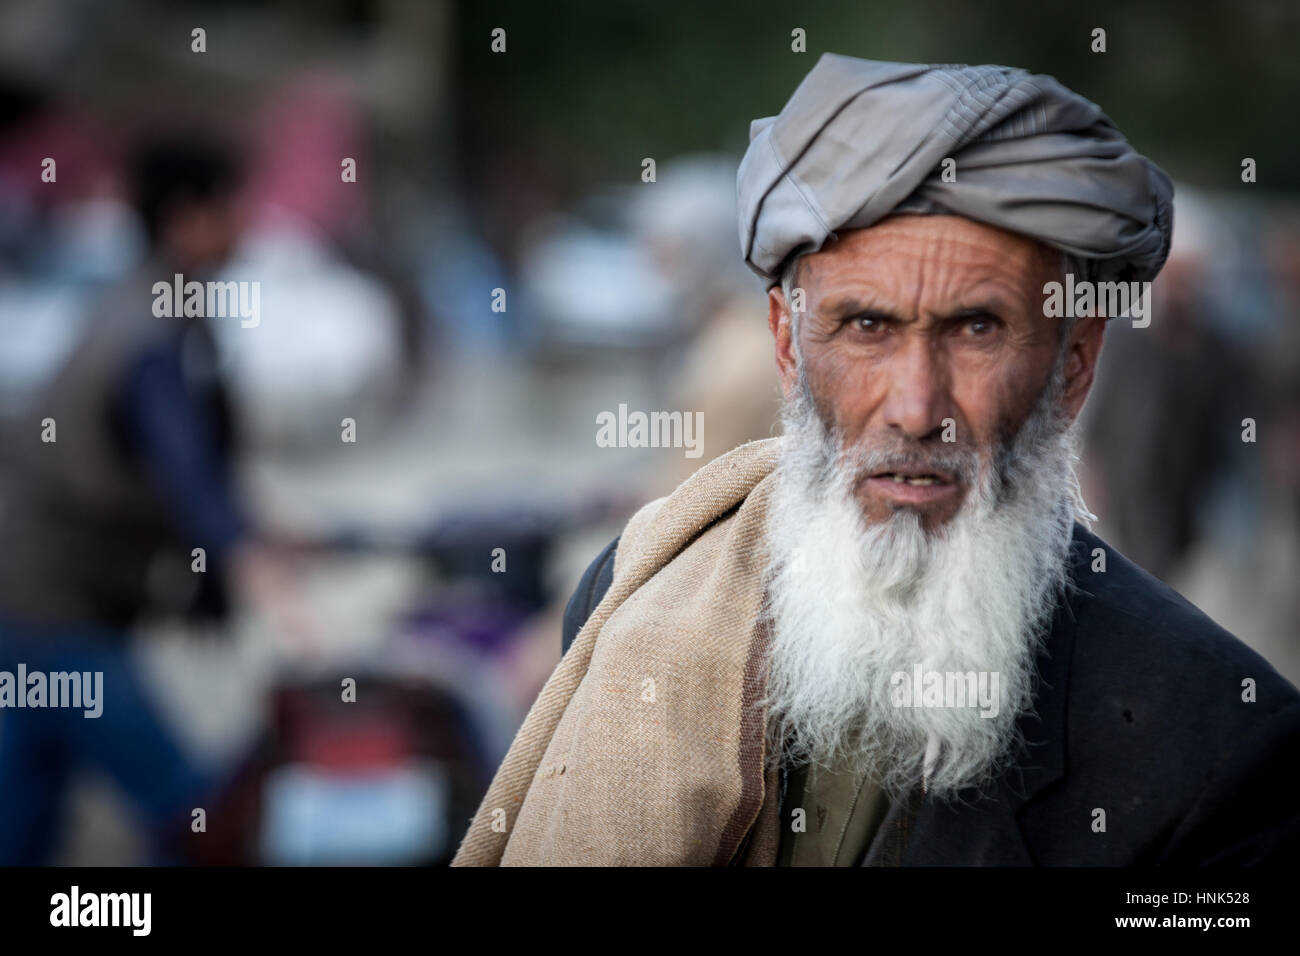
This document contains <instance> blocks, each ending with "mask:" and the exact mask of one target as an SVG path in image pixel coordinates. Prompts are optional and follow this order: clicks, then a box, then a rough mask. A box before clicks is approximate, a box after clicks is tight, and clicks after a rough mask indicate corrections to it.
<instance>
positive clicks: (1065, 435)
mask: <svg viewBox="0 0 1300 956" xmlns="http://www.w3.org/2000/svg"><path fill="white" fill-rule="evenodd" d="M1059 372H1060V367H1059V365H1058V369H1057V370H1055V371H1054V373H1053V376H1052V381H1051V382H1050V383H1049V386H1048V387H1047V388H1046V389H1044V392H1043V394H1042V396H1040V398H1039V400H1038V402H1037V403H1036V406H1035V409H1034V412H1033V413H1032V414H1031V415H1030V417H1029V419H1028V420H1027V421H1026V423H1025V425H1024V426H1023V427H1022V428H1021V429H1020V431H1019V433H1018V434H1017V435H1016V436H1015V438H1014V440H1013V441H1011V442H1010V444H1009V447H1004V448H1002V449H1000V451H999V452H998V453H997V454H995V455H994V456H993V460H992V461H989V460H988V458H987V457H985V458H984V459H983V460H982V459H981V456H979V455H978V454H977V453H975V452H973V451H972V449H970V448H969V447H966V448H959V447H958V446H955V445H946V446H943V447H941V448H934V449H931V448H926V449H921V448H919V447H918V446H917V443H912V446H913V447H911V448H908V447H906V446H902V445H900V446H897V447H893V446H891V447H890V448H888V449H866V450H862V451H855V450H852V449H850V450H847V451H846V450H845V449H843V448H842V447H841V445H840V442H839V441H838V440H837V439H835V438H833V437H832V436H831V434H830V433H829V432H828V431H827V429H826V427H825V425H824V424H823V423H822V421H821V419H820V418H819V416H818V415H817V414H816V412H815V410H814V408H813V403H812V401H811V396H810V393H809V391H808V388H807V385H806V383H805V382H802V381H801V383H800V385H801V387H800V389H799V392H798V394H797V396H796V398H795V399H794V400H793V401H792V402H791V403H789V405H788V406H787V408H786V411H785V415H784V419H785V434H786V439H785V448H784V450H783V454H782V459H781V461H780V463H779V465H778V467H777V487H776V489H774V494H773V497H772V502H771V509H770V515H769V519H768V540H769V541H770V542H771V543H772V545H771V547H772V562H771V565H770V567H769V579H768V580H769V583H768V598H769V602H770V603H769V610H770V614H771V621H772V643H771V649H770V659H769V664H770V669H769V681H768V690H767V696H766V701H765V703H766V704H767V706H768V709H769V715H770V716H769V734H770V737H769V741H770V746H769V753H770V754H772V759H773V760H776V759H779V758H780V756H781V754H782V750H783V748H784V751H785V753H786V755H787V759H788V760H790V761H791V763H792V764H795V765H798V764H800V763H806V762H809V761H811V762H814V763H818V764H821V765H827V766H829V765H836V766H839V767H844V766H849V767H854V768H858V769H861V770H866V771H868V772H869V773H870V774H871V775H872V776H873V778H874V779H875V780H876V782H877V783H878V784H879V785H880V786H881V787H882V788H883V789H884V790H885V791H886V792H887V793H889V794H890V795H891V796H893V797H895V798H897V797H899V796H901V795H902V794H903V793H905V792H906V791H907V790H909V789H910V788H912V787H914V786H915V785H917V784H918V783H921V784H923V785H924V786H925V787H926V788H927V790H928V791H929V792H930V793H932V794H935V795H939V796H951V795H954V794H956V793H957V792H958V791H960V790H963V789H965V788H967V787H970V786H976V787H979V786H983V785H984V784H986V783H987V782H988V781H989V780H990V779H992V777H993V776H994V775H995V774H996V772H997V771H998V770H999V769H1000V768H1001V767H1002V766H1003V765H1004V763H1005V761H1006V760H1007V759H1008V758H1009V757H1010V756H1012V755H1013V754H1014V749H1015V746H1016V745H1017V744H1018V742H1019V737H1018V734H1017V729H1016V720H1017V717H1018V716H1019V715H1020V714H1021V713H1022V712H1023V711H1024V710H1025V709H1026V708H1028V707H1029V706H1030V705H1031V703H1032V699H1033V689H1034V687H1033V685H1034V678H1035V673H1036V670H1035V657H1036V654H1037V651H1038V648H1039V646H1040V644H1041V641H1042V638H1043V636H1044V634H1045V631H1046V625H1047V624H1048V623H1049V622H1050V619H1051V615H1052V611H1053V609H1054V606H1055V602H1056V598H1057V596H1058V594H1059V593H1061V591H1062V589H1063V587H1064V586H1065V585H1066V578H1067V558H1068V555H1069V547H1070V539H1071V535H1072V531H1073V524H1074V520H1075V518H1076V517H1079V518H1081V519H1083V520H1085V521H1086V520H1087V519H1089V518H1091V517H1092V516H1091V515H1089V514H1088V512H1087V509H1086V508H1085V507H1084V506H1083V503H1082V500H1081V498H1080V497H1079V493H1078V484H1077V481H1076V480H1075V476H1074V461H1075V456H1074V441H1075V437H1074V430H1073V429H1072V428H1070V427H1068V426H1067V425H1065V424H1063V423H1061V422H1060V419H1059V417H1058V416H1057V415H1056V413H1055V410H1056V409H1057V408H1058V407H1059V401H1058V396H1059V391H1060V381H1061V376H1060V374H1059ZM900 453H903V454H909V453H910V454H911V455H919V456H920V459H921V460H923V461H928V462H930V463H931V464H932V465H936V466H942V467H944V468H947V469H949V470H952V471H953V472H955V473H957V474H959V475H963V476H964V478H965V480H966V487H967V488H968V489H969V490H968V493H967V498H966V500H965V501H964V502H963V503H962V506H961V509H960V511H959V512H958V513H957V514H956V515H955V516H954V517H953V518H952V519H951V520H950V521H949V522H948V523H947V524H946V526H944V527H942V528H940V529H937V530H936V531H934V532H926V531H925V530H924V529H923V528H922V525H921V522H920V520H919V519H918V516H917V514H916V512H914V511H912V510H910V509H901V510H898V511H896V512H895V513H894V514H893V516H892V517H891V518H890V519H889V520H888V521H885V522H882V523H879V524H871V525H868V524H867V523H866V522H865V519H864V517H863V515H862V511H861V508H860V506H859V504H858V502H857V500H856V499H855V498H854V497H853V495H852V493H851V489H852V487H853V480H854V478H855V477H856V476H857V475H861V474H864V473H866V474H870V473H873V472H875V471H878V470H880V467H881V466H882V465H884V464H885V463H887V462H891V461H894V462H896V461H898V458H897V455H898V454H900ZM913 460H915V459H913ZM917 667H920V668H921V669H922V671H924V672H926V673H941V674H953V673H961V674H966V673H969V672H975V673H976V674H983V675H985V679H988V685H989V686H990V687H991V688H993V689H995V690H996V691H998V700H997V704H996V706H995V708H984V709H981V707H980V706H978V705H976V706H964V707H960V706H959V707H952V706H947V707H943V706H938V707H936V706H898V703H899V696H898V691H897V687H898V681H897V680H896V679H895V675H899V674H903V675H906V678H907V682H908V684H909V685H910V684H911V682H912V676H913V674H914V672H915V669H916V668H917ZM990 675H996V676H995V677H991V679H990ZM994 681H996V683H994ZM917 703H919V701H918V702H917ZM990 711H993V712H992V713H990Z"/></svg>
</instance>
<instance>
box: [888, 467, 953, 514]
mask: <svg viewBox="0 0 1300 956" xmlns="http://www.w3.org/2000/svg"><path fill="white" fill-rule="evenodd" d="M866 487H867V488H870V489H872V491H874V492H875V493H876V494H877V495H880V496H882V497H883V498H884V500H885V501H888V502H891V503H892V504H893V505H894V506H907V507H923V506H938V505H940V504H942V503H945V502H950V501H952V500H953V498H954V496H956V495H957V494H958V493H959V491H960V489H959V488H958V482H957V477H956V476H955V475H952V474H948V473H946V472H941V471H930V470H927V469H925V468H895V469H893V470H890V471H878V472H876V473H875V474H873V475H870V476H869V477H868V478H867V482H866Z"/></svg>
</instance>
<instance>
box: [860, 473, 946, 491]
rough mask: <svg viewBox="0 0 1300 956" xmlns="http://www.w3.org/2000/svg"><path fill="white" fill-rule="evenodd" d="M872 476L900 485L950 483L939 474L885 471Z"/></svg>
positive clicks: (921, 485)
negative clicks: (905, 473)
mask: <svg viewBox="0 0 1300 956" xmlns="http://www.w3.org/2000/svg"><path fill="white" fill-rule="evenodd" d="M871 477H872V478H880V479H883V480H885V481H892V482H894V483H895V484H898V485H914V486H918V487H927V486H929V485H946V484H950V482H949V481H948V480H947V479H946V478H943V477H941V476H939V475H903V474H899V473H898V472H896V471H884V472H881V473H880V474H878V475H872V476H871Z"/></svg>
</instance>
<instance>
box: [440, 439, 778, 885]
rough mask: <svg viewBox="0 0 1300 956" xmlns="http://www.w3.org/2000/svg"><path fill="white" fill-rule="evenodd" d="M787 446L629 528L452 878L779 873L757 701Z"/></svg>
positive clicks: (718, 474) (755, 450)
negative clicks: (772, 506) (467, 873)
mask: <svg viewBox="0 0 1300 956" xmlns="http://www.w3.org/2000/svg"><path fill="white" fill-rule="evenodd" d="M780 442H781V440H780V439H779V438H775V439H766V440H763V441H756V442H750V443H749V444H746V445H742V446H740V447H739V448H737V449H735V450H733V451H732V452H729V453H728V454H726V455H724V456H722V457H721V458H718V459H716V460H715V461H713V462H712V463H710V464H709V465H706V466H705V467H704V468H702V469H700V471H698V472H696V473H695V474H694V475H692V476H691V478H689V479H688V480H687V481H686V482H684V483H683V484H682V485H681V486H680V487H679V488H678V489H677V490H676V491H675V492H673V493H672V494H671V495H669V496H668V497H667V498H661V499H659V500H657V501H654V502H651V503H650V504H648V505H646V506H645V507H644V508H642V509H641V510H640V511H639V512H637V514H636V515H635V516H633V518H632V519H631V521H629V522H628V525H627V528H626V529H625V530H624V532H623V536H622V538H621V540H620V542H619V547H618V551H617V553H616V558H615V567H614V578H613V583H612V584H611V585H610V588H609V591H608V593H607V594H606V595H605V597H604V599H603V600H602V601H601V602H600V604H599V605H597V607H596V609H595V610H594V611H593V612H592V615H591V617H590V619H589V620H588V621H587V623H586V624H585V625H584V626H583V628H582V630H581V631H580V632H579V633H578V636H577V637H576V639H575V640H574V642H573V645H572V646H571V647H570V648H569V652H568V654H566V655H565V656H564V658H563V659H562V660H561V661H560V663H559V664H558V665H557V666H556V668H555V670H554V671H553V672H552V674H551V676H550V678H549V679H548V680H547V682H546V685H545V687H543V689H542V691H541V693H540V694H539V695H538V697H537V700H536V701H535V702H534V704H533V707H532V709H531V710H530V711H529V713H528V716H527V717H526V718H525V719H524V723H523V726H522V727H521V728H520V730H519V732H518V734H517V735H516V737H515V740H514V742H513V743H512V745H511V747H510V750H509V752H508V753H507V755H506V757H505V760H504V761H503V762H502V764H501V766H500V768H499V769H498V770H497V773H496V776H495V778H494V779H493V781H492V784H491V786H490V787H489V788H488V792H487V794H486V795H485V796H484V798H483V802H482V804H481V805H480V807H479V810H478V812H477V813H476V814H475V816H474V819H473V821H472V823H471V825H470V828H469V831H468V833H467V834H466V836H465V838H464V840H463V842H462V843H461V846H460V849H459V851H458V852H457V854H456V858H455V860H454V861H453V864H452V865H454V866H493V865H544V866H618V865H631V866H680V865H703V866H707V865H727V864H734V863H743V864H745V865H773V864H774V863H775V859H776V848H777V842H778V840H777V832H776V806H775V800H776V793H775V786H774V783H775V781H776V774H775V773H774V772H772V771H768V773H767V774H766V775H765V774H764V772H763V769H762V768H763V761H764V744H763V731H764V720H765V715H764V714H763V713H762V710H761V708H759V707H757V706H755V705H754V702H755V701H757V700H758V699H759V698H760V697H761V695H762V692H763V690H764V666H765V665H764V652H765V651H766V642H767V629H766V627H765V625H763V624H762V604H763V581H762V578H763V571H764V568H765V566H766V560H767V550H766V536H765V532H764V523H765V520H766V511H767V502H768V500H769V498H770V495H771V492H772V488H773V482H774V480H775V478H774V476H773V475H772V471H773V468H774V467H775V464H776V460H777V457H778V454H779V449H780ZM756 821H757V825H756ZM494 823H495V827H494ZM751 830H752V831H753V832H752V833H751ZM747 834H749V839H748V840H746V835H747Z"/></svg>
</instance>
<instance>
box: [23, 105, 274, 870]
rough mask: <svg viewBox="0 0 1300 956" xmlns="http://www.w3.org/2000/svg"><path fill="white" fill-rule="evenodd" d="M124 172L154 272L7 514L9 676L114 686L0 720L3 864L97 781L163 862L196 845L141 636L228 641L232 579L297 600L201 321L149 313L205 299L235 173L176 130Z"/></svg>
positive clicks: (118, 307)
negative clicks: (137, 653) (133, 638)
mask: <svg viewBox="0 0 1300 956" xmlns="http://www.w3.org/2000/svg"><path fill="white" fill-rule="evenodd" d="M130 171H131V176H130V180H131V186H132V194H133V199H134V202H135V205H136V207H137V209H138V210H139V213H140V216H141V220H142V221H143V223H144V226H145V229H146V232H147V235H148V242H149V252H150V254H149V256H148V258H147V260H146V261H145V262H144V263H143V264H142V265H140V266H139V267H138V268H137V269H136V270H135V271H134V272H132V273H131V274H130V275H129V276H128V277H126V278H125V279H123V280H121V281H120V282H118V283H115V284H114V285H113V286H111V287H110V288H109V289H108V290H107V291H106V293H105V294H104V296H103V298H102V300H101V301H100V302H99V304H98V305H97V306H95V307H94V309H93V313H92V317H91V320H90V323H89V325H88V327H87V330H86V334H85V336H84V337H83V339H82V341H81V342H80V343H79V344H78V346H77V347H76V348H75V350H74V351H73V353H72V355H71V357H70V358H69V359H68V360H67V361H66V363H65V364H64V365H63V367H62V369H61V370H60V371H59V372H58V373H57V374H56V375H55V376H54V378H53V380H52V381H51V382H50V383H49V384H48V386H47V387H46V389H45V391H44V393H43V395H42V396H41V397H40V398H39V399H38V400H37V402H36V403H35V406H34V407H35V408H37V409H39V410H40V414H41V416H42V419H43V422H48V423H49V428H50V434H48V435H46V434H44V432H45V429H44V428H42V429H41V430H40V431H39V432H35V430H33V429H28V430H27V434H24V435H22V436H21V437H19V438H18V440H17V441H16V443H15V444H16V448H15V450H14V452H15V453H14V455H13V458H12V460H11V462H10V468H9V473H8V479H9V480H8V488H7V493H6V501H5V508H4V510H3V513H2V515H0V540H3V541H4V542H5V547H4V549H3V552H2V553H0V648H2V649H3V655H2V657H0V660H2V661H3V665H4V668H5V669H7V670H10V671H15V670H16V665H17V664H18V663H19V662H23V663H24V664H25V665H26V667H27V669H28V671H44V672H46V673H50V672H56V671H78V672H90V673H95V672H102V673H103V680H104V689H103V694H104V699H103V702H102V703H103V709H102V713H101V715H100V716H99V717H97V718H93V719H85V718H83V716H82V714H81V712H79V711H60V710H13V711H10V712H8V713H6V714H5V717H4V719H3V720H2V721H0V789H3V791H4V792H5V795H6V797H5V812H4V813H2V814H0V860H3V861H4V862H7V863H22V864H39V863H45V862H49V860H50V856H51V854H52V852H53V850H54V837H55V834H56V823H57V821H58V819H59V814H60V812H61V810H62V808H63V806H64V801H63V797H64V796H65V789H66V783H67V781H68V779H69V777H70V775H71V774H72V772H73V771H74V770H76V769H77V768H78V767H79V766H80V765H85V764H92V765H95V766H97V767H98V768H100V769H102V770H104V771H105V772H106V773H107V774H108V775H109V776H110V777H111V778H112V779H113V780H114V782H115V783H117V784H118V785H119V786H120V787H121V789H122V790H123V791H124V792H125V794H126V795H127V796H128V797H129V799H130V802H131V803H132V804H133V806H134V807H135V808H136V809H137V810H138V811H139V812H140V815H141V817H142V818H143V820H144V821H145V823H146V826H147V828H148V830H149V831H150V832H152V833H153V834H154V835H155V837H157V838H158V842H159V849H158V852H159V854H160V858H163V859H166V858H167V857H166V855H165V853H166V851H165V850H164V849H163V848H162V841H163V840H164V838H166V837H169V836H172V837H174V836H175V833H176V832H177V831H179V832H183V830H184V829H185V828H187V825H188V818H189V813H190V810H191V809H192V808H193V807H195V806H199V805H201V804H202V803H204V802H206V798H207V797H209V796H210V795H211V789H212V785H213V779H212V776H211V774H210V772H209V771H208V770H206V769H204V768H202V767H200V766H196V765H195V762H194V761H193V760H191V758H190V756H189V755H188V754H187V753H186V752H185V750H184V748H183V747H182V745H181V744H179V743H178V742H177V741H176V740H175V739H174V737H173V734H172V732H171V729H170V728H169V726H168V725H167V723H166V722H165V720H164V719H163V718H162V717H161V716H160V715H159V713H158V712H157V709H156V707H155V706H154V705H153V703H152V702H151V701H150V699H149V693H148V692H147V690H146V689H145V687H143V686H142V684H141V682H140V680H139V678H138V676H137V674H136V672H135V668H134V666H133V664H132V661H131V659H130V656H129V654H128V651H127V644H128V633H129V630H130V629H131V628H132V627H133V626H135V625H136V624H137V623H138V622H139V621H140V620H141V619H142V618H143V617H145V616H148V615H157V614H166V613H172V614H178V615H181V616H187V617H190V618H191V619H196V620H202V621H205V622H208V623H212V624H217V625H221V624H224V622H225V618H226V616H227V613H228V610H229V604H230V595H229V589H230V587H231V586H232V581H233V582H237V583H236V584H235V586H238V587H241V588H242V589H243V590H244V591H245V592H246V593H247V594H249V595H251V596H252V597H253V598H254V599H255V600H263V599H271V600H276V598H275V597H274V596H275V595H276V594H277V592H279V591H280V590H282V589H283V588H284V587H285V585H286V577H285V573H284V567H283V564H284V559H283V557H282V556H279V555H277V554H274V553H273V552H272V550H271V549H270V548H268V547H267V546H266V545H265V544H263V543H261V542H259V541H258V540H257V539H256V536H255V533H254V531H253V529H252V528H251V526H250V522H249V519H248V517H247V514H246V511H245V509H244V507H243V505H242V504H241V502H240V499H239V495H238V494H237V492H236V489H235V484H234V475H233V467H232V462H233V456H234V453H235V448H236V429H235V423H234V420H233V417H232V415H231V410H230V400H229V396H228V394H227V391H226V388H225V387H224V385H223V383H222V381H221V378H220V376H219V374H218V371H217V359H216V352H215V347H214V344H213V340H212V334H211V331H210V329H209V328H208V325H207V321H208V320H207V319H205V318H203V317H186V316H183V315H177V316H175V317H172V318H160V317H159V316H158V315H157V314H156V313H155V310H154V308H153V304H154V301H155V299H156V295H155V293H154V291H153V285H154V283H155V282H159V281H162V282H166V283H169V284H170V283H171V281H172V277H173V276H175V275H177V274H179V275H182V276H184V281H186V282H189V281H197V282H205V281H207V280H209V279H211V278H212V277H213V276H215V275H216V273H217V270H218V269H219V268H220V267H221V266H222V264H223V263H224V262H225V261H226V260H227V259H228V257H229V256H230V254H231V252H232V250H233V249H234V247H235V244H236V241H237V239H238V237H239V234H240V231H241V220H240V214H239V210H238V204H237V197H238V191H237V186H238V169H237V166H236V162H235V159H234V157H233V155H232V154H231V153H230V152H229V150H228V149H227V148H226V147H225V146H223V145H222V144H221V143H220V142H218V141H216V140H213V139H211V138H210V137H207V136H204V135H201V134H198V133H195V132H193V131H188V132H182V131H179V130H177V131H174V132H171V133H167V134H164V135H160V136H158V137H157V138H154V139H152V140H150V141H148V142H145V143H142V144H141V145H140V146H139V147H138V148H137V149H136V150H135V152H134V155H133V157H132V159H131V161H130ZM216 321H228V319H216ZM47 438H48V439H49V440H46V439H47ZM198 549H201V550H198ZM196 572H197V573H196ZM277 606H278V605H277Z"/></svg>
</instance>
